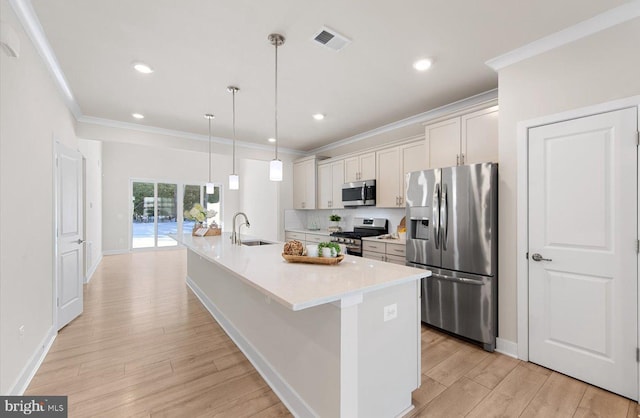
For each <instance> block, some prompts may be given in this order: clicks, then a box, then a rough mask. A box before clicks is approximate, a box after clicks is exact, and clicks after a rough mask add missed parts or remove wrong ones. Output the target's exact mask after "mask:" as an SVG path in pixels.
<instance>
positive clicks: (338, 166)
mask: <svg viewBox="0 0 640 418" xmlns="http://www.w3.org/2000/svg"><path fill="white" fill-rule="evenodd" d="M331 171H332V173H333V175H332V182H333V194H332V197H331V208H332V209H336V208H338V209H342V208H344V206H342V184H343V183H344V161H338V162H337V163H333V164H331Z"/></svg>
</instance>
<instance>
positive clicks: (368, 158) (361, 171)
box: [344, 152, 376, 183]
mask: <svg viewBox="0 0 640 418" xmlns="http://www.w3.org/2000/svg"><path fill="white" fill-rule="evenodd" d="M374 178H376V153H375V152H368V153H366V154H360V155H355V156H353V157H349V158H346V159H345V160H344V182H345V183H351V182H353V181H360V180H372V179H374Z"/></svg>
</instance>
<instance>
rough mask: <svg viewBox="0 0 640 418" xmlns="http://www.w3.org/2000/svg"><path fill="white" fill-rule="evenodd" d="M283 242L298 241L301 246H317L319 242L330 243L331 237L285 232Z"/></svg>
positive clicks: (310, 233)
mask: <svg viewBox="0 0 640 418" xmlns="http://www.w3.org/2000/svg"><path fill="white" fill-rule="evenodd" d="M284 239H285V241H292V240H296V241H300V242H301V243H302V244H303V245H305V246H306V245H308V244H318V243H321V242H329V241H331V237H330V236H329V235H328V234H317V233H313V232H307V233H305V232H294V231H285V232H284Z"/></svg>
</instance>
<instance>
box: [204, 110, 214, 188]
mask: <svg viewBox="0 0 640 418" xmlns="http://www.w3.org/2000/svg"><path fill="white" fill-rule="evenodd" d="M204 117H205V118H206V119H208V120H209V177H208V179H209V181H207V185H206V187H205V192H206V194H213V192H214V191H215V189H214V186H213V182H212V181H211V120H212V119H213V118H215V116H213V115H212V114H211V113H207V114H206V115H204Z"/></svg>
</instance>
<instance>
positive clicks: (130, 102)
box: [32, 0, 625, 151]
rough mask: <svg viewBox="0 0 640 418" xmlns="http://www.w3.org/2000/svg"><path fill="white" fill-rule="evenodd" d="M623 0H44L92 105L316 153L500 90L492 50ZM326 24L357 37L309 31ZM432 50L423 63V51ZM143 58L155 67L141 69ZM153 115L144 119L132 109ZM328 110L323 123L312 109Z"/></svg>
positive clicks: (106, 113) (65, 60) (74, 81)
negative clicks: (334, 40)
mask: <svg viewBox="0 0 640 418" xmlns="http://www.w3.org/2000/svg"><path fill="white" fill-rule="evenodd" d="M622 3H625V1H623V0H587V1H585V0H563V1H557V0H536V1H513V0H485V1H471V0H469V1H460V0H457V1H456V0H450V1H445V0H401V1H395V2H394V1H388V0H384V1H382V0H324V1H320V2H310V1H304V0H272V1H268V2H267V1H255V0H254V1H251V0H233V1H220V0H181V1H175V0H135V1H132V0H108V1H105V0H59V1H51V0H32V4H33V7H34V10H35V11H36V14H37V16H38V18H39V19H40V22H41V24H42V27H43V28H44V31H45V34H46V36H47V38H48V40H49V42H50V44H51V46H52V48H53V51H54V53H55V55H56V57H57V59H58V61H59V63H60V65H61V68H62V70H63V72H64V74H65V76H66V79H67V81H68V82H69V85H70V87H71V90H72V92H73V94H74V96H75V99H76V101H77V103H78V104H79V106H80V109H81V111H82V114H83V115H85V116H92V117H98V118H104V119H110V120H115V121H122V122H128V123H139V124H142V125H148V126H154V127H159V128H166V129H172V130H178V131H184V132H188V133H195V134H203V135H206V133H207V121H206V119H204V118H203V114H204V113H214V114H215V115H216V119H215V121H214V123H213V129H214V135H215V136H219V137H226V138H231V137H232V123H231V120H232V118H231V94H230V93H228V92H227V90H226V87H227V86H229V85H236V86H238V87H240V92H239V93H238V94H237V96H236V103H237V107H236V109H237V122H236V123H237V125H236V126H237V135H238V139H239V140H243V141H248V142H255V143H259V144H267V142H266V139H267V138H268V137H269V136H273V133H274V115H273V110H274V103H273V102H274V48H273V46H271V44H270V43H269V42H268V40H267V36H268V35H269V34H270V33H273V32H277V33H281V34H283V35H284V36H285V37H286V43H285V44H284V45H283V46H282V47H281V48H279V52H278V55H279V99H280V101H279V131H280V142H279V143H280V145H281V146H282V147H286V148H292V149H297V150H303V151H308V150H311V149H314V148H317V147H320V146H323V145H326V144H328V143H331V142H334V141H337V140H341V139H344V138H347V137H350V136H352V135H355V134H359V133H362V132H364V131H368V130H370V129H374V128H376V127H379V126H382V125H385V124H388V123H391V122H394V121H397V120H400V119H403V118H406V117H409V116H413V115H416V114H419V113H422V112H425V111H428V110H431V109H434V108H437V107H439V106H442V105H445V104H448V103H451V102H454V101H457V100H460V99H463V98H465V97H469V96H472V95H475V94H478V93H481V92H484V91H487V90H490V89H493V88H495V87H497V74H496V73H495V72H494V71H493V70H491V69H490V68H489V67H487V66H486V65H485V62H486V61H487V60H489V59H491V58H494V57H496V56H498V55H501V54H503V53H505V52H508V51H511V50H513V49H515V48H518V47H520V46H522V45H524V44H527V43H529V42H532V41H534V40H537V39H539V38H542V37H544V36H546V35H549V34H551V33H554V32H557V31H559V30H561V29H564V28H566V27H567V26H571V25H573V24H576V23H578V22H581V21H583V20H585V19H588V18H590V17H592V16H595V15H597V14H599V13H602V12H604V11H606V10H608V9H611V8H613V7H615V6H618V5H620V4H622ZM323 25H326V26H328V27H330V28H332V29H334V30H337V31H338V32H340V33H342V34H344V35H345V36H347V37H349V38H351V39H352V40H353V42H352V43H351V44H350V45H349V46H347V47H346V48H344V49H343V50H342V51H340V52H334V51H331V50H329V49H327V48H325V47H322V46H320V45H317V44H315V43H314V42H313V41H312V40H311V38H312V36H313V35H314V34H315V33H316V31H317V30H319V29H320V27H321V26H323ZM422 57H432V58H433V59H434V65H433V67H432V69H431V70H429V71H427V72H424V73H418V72H416V71H415V70H414V69H413V68H412V63H413V61H414V60H416V59H418V58H422ZM135 61H143V62H146V63H147V64H149V65H151V66H152V67H153V68H154V69H155V72H154V73H153V74H151V75H146V76H145V75H142V74H139V73H137V72H135V71H134V70H133V69H132V67H131V64H132V63H133V62H135ZM133 112H139V113H142V114H144V115H145V116H146V117H145V119H144V120H142V121H136V120H134V119H133V118H132V117H131V113H133ZM318 112H320V113H324V114H326V119H325V120H324V121H322V122H318V121H315V120H314V119H312V117H311V115H312V114H313V113H318Z"/></svg>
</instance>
